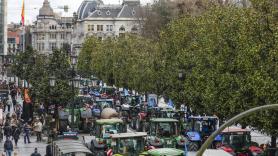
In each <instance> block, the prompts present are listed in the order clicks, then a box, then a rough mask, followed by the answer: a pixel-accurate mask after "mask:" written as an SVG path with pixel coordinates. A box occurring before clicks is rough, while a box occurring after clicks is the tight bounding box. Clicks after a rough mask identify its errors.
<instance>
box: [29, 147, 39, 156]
mask: <svg viewBox="0 0 278 156" xmlns="http://www.w3.org/2000/svg"><path fill="white" fill-rule="evenodd" d="M31 156H41V154H40V153H39V152H38V148H35V152H34V153H32V154H31Z"/></svg>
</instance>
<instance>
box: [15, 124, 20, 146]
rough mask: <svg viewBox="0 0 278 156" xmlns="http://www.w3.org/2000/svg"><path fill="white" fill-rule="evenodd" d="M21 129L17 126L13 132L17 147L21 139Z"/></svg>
mask: <svg viewBox="0 0 278 156" xmlns="http://www.w3.org/2000/svg"><path fill="white" fill-rule="evenodd" d="M20 133H21V132H20V129H19V128H18V127H17V126H16V128H15V130H14V132H13V138H14V143H15V147H17V143H18V140H19V136H20Z"/></svg>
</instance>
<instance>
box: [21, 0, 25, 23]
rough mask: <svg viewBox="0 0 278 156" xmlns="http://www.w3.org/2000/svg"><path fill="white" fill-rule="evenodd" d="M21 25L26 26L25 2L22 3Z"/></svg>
mask: <svg viewBox="0 0 278 156" xmlns="http://www.w3.org/2000/svg"><path fill="white" fill-rule="evenodd" d="M21 25H22V26H24V25H25V5H24V0H23V3H22V10H21Z"/></svg>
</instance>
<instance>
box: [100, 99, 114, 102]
mask: <svg viewBox="0 0 278 156" xmlns="http://www.w3.org/2000/svg"><path fill="white" fill-rule="evenodd" d="M111 101H113V99H97V100H96V102H111Z"/></svg>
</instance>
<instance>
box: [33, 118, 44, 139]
mask: <svg viewBox="0 0 278 156" xmlns="http://www.w3.org/2000/svg"><path fill="white" fill-rule="evenodd" d="M33 129H34V131H35V133H36V135H37V141H38V142H41V141H42V123H41V121H40V120H39V119H36V121H35V123H34V127H33Z"/></svg>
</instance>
